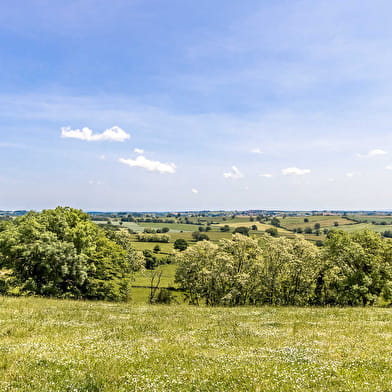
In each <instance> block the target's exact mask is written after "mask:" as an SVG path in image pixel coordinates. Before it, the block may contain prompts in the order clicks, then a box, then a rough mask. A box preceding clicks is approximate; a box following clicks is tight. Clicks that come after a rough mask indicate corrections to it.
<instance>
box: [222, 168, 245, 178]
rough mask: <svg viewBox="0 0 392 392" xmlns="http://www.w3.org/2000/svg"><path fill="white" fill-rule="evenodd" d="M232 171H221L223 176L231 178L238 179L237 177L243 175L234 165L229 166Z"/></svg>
mask: <svg viewBox="0 0 392 392" xmlns="http://www.w3.org/2000/svg"><path fill="white" fill-rule="evenodd" d="M231 169H232V171H230V172H227V173H223V177H225V178H232V179H233V180H238V179H239V178H242V177H244V175H243V174H242V173H241V172H240V171H239V170H238V169H237V167H236V166H232V167H231Z"/></svg>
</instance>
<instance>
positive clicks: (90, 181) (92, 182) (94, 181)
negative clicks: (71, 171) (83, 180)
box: [88, 180, 103, 185]
mask: <svg viewBox="0 0 392 392" xmlns="http://www.w3.org/2000/svg"><path fill="white" fill-rule="evenodd" d="M88 183H89V185H102V184H103V182H102V181H101V180H89V182H88Z"/></svg>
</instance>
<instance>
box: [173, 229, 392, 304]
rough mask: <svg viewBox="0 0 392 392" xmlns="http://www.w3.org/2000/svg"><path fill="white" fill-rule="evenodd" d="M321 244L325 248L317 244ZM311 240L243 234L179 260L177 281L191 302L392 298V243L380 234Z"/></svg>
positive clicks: (326, 301) (201, 245)
mask: <svg viewBox="0 0 392 392" xmlns="http://www.w3.org/2000/svg"><path fill="white" fill-rule="evenodd" d="M316 245H317V246H316ZM316 245H314V244H312V243H311V242H309V241H306V240H305V239H304V238H303V237H300V236H296V237H294V238H293V239H288V238H284V237H279V238H274V237H273V236H270V235H264V236H261V237H259V241H256V240H255V239H251V238H248V237H246V236H243V235H240V234H236V235H234V236H233V239H232V240H221V241H219V242H218V243H217V244H213V243H207V242H202V243H199V244H196V245H195V246H193V247H192V248H189V249H187V250H186V251H184V252H182V253H181V254H177V255H176V260H175V262H176V263H177V264H178V269H177V272H176V282H177V283H179V284H180V285H181V287H182V288H183V289H184V290H185V291H186V293H187V295H188V297H189V301H190V303H196V304H197V303H199V302H200V301H201V300H202V301H203V302H205V303H206V304H207V305H230V306H233V305H245V304H271V305H299V306H302V305H312V304H320V305H368V304H370V305H371V304H374V303H376V302H377V301H381V303H388V302H390V301H391V299H392V242H391V241H389V240H386V239H383V238H382V237H381V235H380V234H377V233H374V232H372V231H364V232H358V233H355V234H347V233H344V232H337V231H332V232H330V233H329V234H328V239H327V240H326V241H325V243H323V242H321V241H320V242H318V243H317V244H316Z"/></svg>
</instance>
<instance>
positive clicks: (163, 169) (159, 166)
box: [118, 155, 176, 174]
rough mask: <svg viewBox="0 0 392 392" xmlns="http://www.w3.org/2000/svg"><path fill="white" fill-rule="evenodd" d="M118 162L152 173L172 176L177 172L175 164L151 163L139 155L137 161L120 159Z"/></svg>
mask: <svg viewBox="0 0 392 392" xmlns="http://www.w3.org/2000/svg"><path fill="white" fill-rule="evenodd" d="M118 161H119V162H121V163H123V164H124V165H128V166H130V167H140V168H142V169H145V170H148V171H152V172H158V173H161V174H164V173H170V174H172V173H175V172H176V165H175V164H174V163H162V162H159V161H151V160H149V159H147V158H145V157H144V156H143V155H139V156H138V157H137V158H136V159H125V158H120V159H119V160H118Z"/></svg>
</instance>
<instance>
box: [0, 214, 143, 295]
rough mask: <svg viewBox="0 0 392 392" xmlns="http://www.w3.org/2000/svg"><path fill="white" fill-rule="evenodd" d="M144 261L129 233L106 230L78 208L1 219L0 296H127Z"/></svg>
mask: <svg viewBox="0 0 392 392" xmlns="http://www.w3.org/2000/svg"><path fill="white" fill-rule="evenodd" d="M144 263H145V259H144V257H143V256H142V255H141V254H140V253H138V252H136V251H135V250H134V248H133V247H132V245H131V236H130V234H128V233H127V232H126V231H116V232H114V231H113V232H106V231H104V230H103V229H101V228H99V227H98V226H97V225H96V224H94V223H93V222H92V221H91V220H90V218H89V216H88V215H87V214H85V213H83V212H82V211H80V210H75V209H72V208H67V207H57V208H56V209H54V210H44V211H43V212H41V213H37V212H29V213H28V214H26V215H24V216H23V217H20V218H16V219H14V220H12V221H4V222H0V292H1V293H3V294H12V295H25V294H38V295H45V296H55V297H66V298H85V299H102V300H113V301H117V300H126V299H128V298H129V295H130V286H131V279H132V276H133V273H134V271H136V270H139V269H140V268H141V267H142V266H143V264H144Z"/></svg>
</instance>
